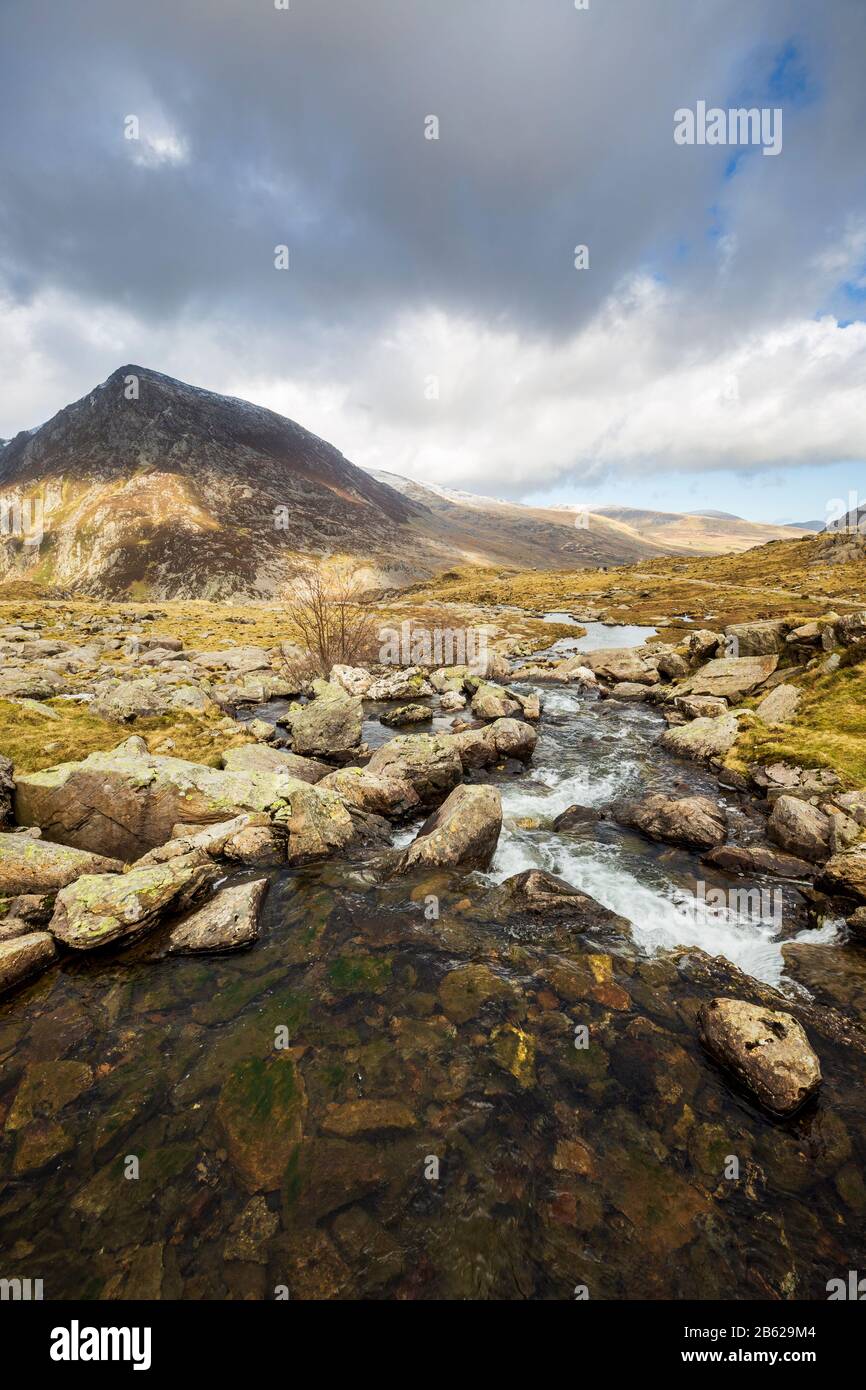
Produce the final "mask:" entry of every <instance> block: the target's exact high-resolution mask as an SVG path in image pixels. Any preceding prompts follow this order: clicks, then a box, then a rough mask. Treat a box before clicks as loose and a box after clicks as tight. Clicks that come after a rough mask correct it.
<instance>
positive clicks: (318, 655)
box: [283, 564, 380, 686]
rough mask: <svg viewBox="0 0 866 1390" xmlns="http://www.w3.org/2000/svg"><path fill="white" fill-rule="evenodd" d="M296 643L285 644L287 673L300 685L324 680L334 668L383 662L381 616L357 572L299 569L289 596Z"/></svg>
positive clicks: (288, 615) (290, 623) (319, 567)
mask: <svg viewBox="0 0 866 1390" xmlns="http://www.w3.org/2000/svg"><path fill="white" fill-rule="evenodd" d="M284 602H285V604H286V618H287V622H288V626H289V629H290V631H291V634H292V641H291V642H287V643H284V644H283V666H284V669H285V672H286V674H287V675H288V676H289V677H291V678H292V679H293V680H295V681H297V682H298V683H299V686H300V685H301V684H306V682H308V681H310V680H313V679H314V678H315V677H317V676H322V677H324V678H325V679H327V677H328V676H329V675H330V673H331V668H332V667H333V666H338V665H339V666H366V665H369V664H370V663H371V662H374V661H376V660H377V659H378V653H379V646H380V642H379V637H378V629H379V613H378V611H377V608H376V602H375V597H374V595H373V593H372V592H371V591H370V590H369V589H368V588H365V586H364V584H363V583H362V582H361V580H360V578H359V576H358V574H357V572H356V571H347V570H339V569H337V570H326V569H325V567H324V566H323V565H321V564H315V565H311V566H310V567H309V568H306V569H303V570H300V569H299V570H297V571H296V572H295V573H294V575H293V576H292V578H291V579H290V581H289V583H288V585H287V587H286V591H285V594H284Z"/></svg>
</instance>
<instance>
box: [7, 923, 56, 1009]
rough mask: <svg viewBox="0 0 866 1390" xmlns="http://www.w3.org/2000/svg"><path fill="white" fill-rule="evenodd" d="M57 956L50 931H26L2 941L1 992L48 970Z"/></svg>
mask: <svg viewBox="0 0 866 1390" xmlns="http://www.w3.org/2000/svg"><path fill="white" fill-rule="evenodd" d="M56 956H57V947H56V946H55V944H54V938H53V937H52V936H50V935H49V933H48V932H44V931H32V932H26V933H25V934H24V935H23V936H16V937H13V938H12V939H11V940H9V941H0V994H5V993H6V991H7V990H9V989H14V988H15V986H16V985H20V984H23V983H24V981H25V980H29V979H30V978H31V976H33V975H39V974H41V972H42V971H43V970H47V969H48V966H49V965H51V963H52V961H53V960H55V959H56Z"/></svg>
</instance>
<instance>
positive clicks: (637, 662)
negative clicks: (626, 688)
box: [581, 647, 659, 685]
mask: <svg viewBox="0 0 866 1390" xmlns="http://www.w3.org/2000/svg"><path fill="white" fill-rule="evenodd" d="M581 661H582V662H583V664H584V665H586V666H588V667H589V669H590V670H591V671H592V672H593V673H594V675H596V676H598V677H599V678H600V679H601V680H603V681H609V682H610V683H611V684H615V683H616V682H617V681H634V682H637V684H638V685H657V684H658V679H659V673H658V671H656V670H655V668H654V667H652V666H650V665H648V663H647V662H646V661H644V660H643V658H642V657H640V656H638V653H637V651H636V650H635V649H634V648H632V647H622V648H618V647H611V648H599V649H598V651H594V652H583V653H582V654H581Z"/></svg>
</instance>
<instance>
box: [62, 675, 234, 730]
mask: <svg viewBox="0 0 866 1390" xmlns="http://www.w3.org/2000/svg"><path fill="white" fill-rule="evenodd" d="M90 708H91V710H92V711H93V713H94V714H97V715H99V716H100V717H101V718H102V719H116V720H119V721H121V722H124V721H127V720H130V719H146V718H151V717H153V716H155V715H162V714H177V713H181V712H184V711H186V712H188V713H193V714H209V715H218V714H219V713H220V707H219V705H218V704H217V703H216V702H215V701H214V700H212V699H211V698H210V696H209V695H208V694H207V693H206V692H205V691H204V690H202V689H200V687H199V686H197V685H176V684H174V683H170V682H166V681H161V680H159V679H157V677H156V676H142V677H141V678H140V679H138V680H131V681H112V682H111V683H109V684H105V685H102V686H100V687H99V688H98V690H97V693H96V698H95V699H94V700H93V701H92V702H91V705H90Z"/></svg>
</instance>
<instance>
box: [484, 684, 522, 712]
mask: <svg viewBox="0 0 866 1390" xmlns="http://www.w3.org/2000/svg"><path fill="white" fill-rule="evenodd" d="M471 708H472V713H473V714H474V715H475V718H476V719H511V718H512V717H513V716H514V715H517V714H522V713H523V707H522V705H521V703H520V701H519V700H518V699H517V697H516V696H514V695H511V694H510V693H509V692H508V691H507V690H504V689H503V687H502V686H501V685H496V684H495V683H494V682H492V681H490V682H488V681H485V682H483V684H481V685H479V687H478V689H477V690H476V692H475V694H474V695H473V697H472V706H471Z"/></svg>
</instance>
